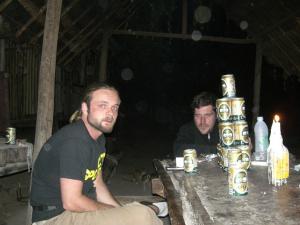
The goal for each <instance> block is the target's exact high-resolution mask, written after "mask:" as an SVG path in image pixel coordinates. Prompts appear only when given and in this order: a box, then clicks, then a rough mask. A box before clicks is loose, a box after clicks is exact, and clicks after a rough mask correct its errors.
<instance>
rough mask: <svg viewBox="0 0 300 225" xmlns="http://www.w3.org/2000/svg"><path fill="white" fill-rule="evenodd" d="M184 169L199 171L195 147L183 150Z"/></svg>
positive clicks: (189, 171) (188, 171)
mask: <svg viewBox="0 0 300 225" xmlns="http://www.w3.org/2000/svg"><path fill="white" fill-rule="evenodd" d="M183 161H184V171H185V172H186V173H193V172H196V171H197V163H198V160H197V152H196V150H195V149H185V150H184V151H183Z"/></svg>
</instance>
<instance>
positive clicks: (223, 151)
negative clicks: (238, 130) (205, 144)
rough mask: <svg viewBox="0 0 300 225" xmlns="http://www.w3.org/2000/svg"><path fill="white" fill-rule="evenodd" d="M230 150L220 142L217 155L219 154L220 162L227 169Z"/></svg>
mask: <svg viewBox="0 0 300 225" xmlns="http://www.w3.org/2000/svg"><path fill="white" fill-rule="evenodd" d="M227 153H228V150H227V148H224V147H222V146H221V145H220V144H218V145H217V155H218V163H219V165H220V167H221V168H222V169H223V170H225V171H226V170H227V168H228V157H227Z"/></svg>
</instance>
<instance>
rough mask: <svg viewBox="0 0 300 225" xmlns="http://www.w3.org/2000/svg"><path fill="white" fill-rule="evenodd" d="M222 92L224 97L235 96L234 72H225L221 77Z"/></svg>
mask: <svg viewBox="0 0 300 225" xmlns="http://www.w3.org/2000/svg"><path fill="white" fill-rule="evenodd" d="M221 85H222V94H223V96H224V97H235V94H236V91H235V80H234V76H233V74H225V75H223V76H222V78H221Z"/></svg>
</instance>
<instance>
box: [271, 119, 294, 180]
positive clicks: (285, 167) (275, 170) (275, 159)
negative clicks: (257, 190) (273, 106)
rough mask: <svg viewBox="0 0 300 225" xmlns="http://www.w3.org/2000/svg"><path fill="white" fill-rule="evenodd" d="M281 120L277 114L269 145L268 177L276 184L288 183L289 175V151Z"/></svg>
mask: <svg viewBox="0 0 300 225" xmlns="http://www.w3.org/2000/svg"><path fill="white" fill-rule="evenodd" d="M279 120H280V117H279V116H278V115H275V116H274V119H273V123H272V127H271V135H270V145H269V147H268V178H269V183H271V184H273V185H275V186H281V185H283V184H286V183H287V178H288V177H289V152H288V149H287V148H286V147H285V146H284V145H283V140H282V136H281V129H280V122H279Z"/></svg>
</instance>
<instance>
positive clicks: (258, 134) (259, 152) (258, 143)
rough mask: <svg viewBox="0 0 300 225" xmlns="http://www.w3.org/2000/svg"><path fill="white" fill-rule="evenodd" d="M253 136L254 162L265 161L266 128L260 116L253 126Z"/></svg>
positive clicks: (266, 146)
mask: <svg viewBox="0 0 300 225" xmlns="http://www.w3.org/2000/svg"><path fill="white" fill-rule="evenodd" d="M254 134H255V160H258V161H267V149H268V146H269V141H268V135H269V131H268V127H267V125H266V123H265V122H264V119H263V117H262V116H259V117H257V122H256V124H255V126H254Z"/></svg>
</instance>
